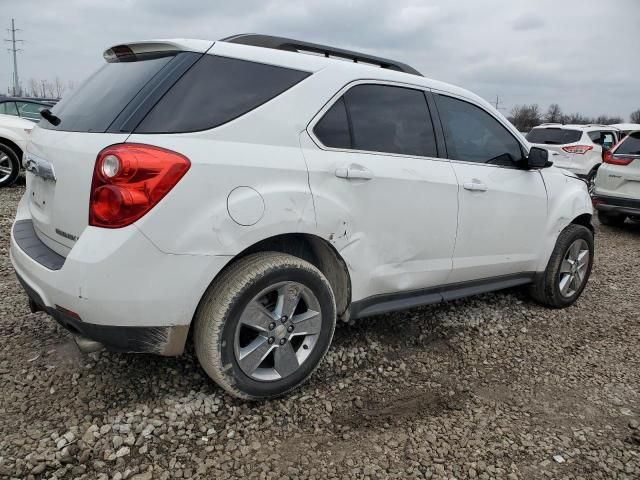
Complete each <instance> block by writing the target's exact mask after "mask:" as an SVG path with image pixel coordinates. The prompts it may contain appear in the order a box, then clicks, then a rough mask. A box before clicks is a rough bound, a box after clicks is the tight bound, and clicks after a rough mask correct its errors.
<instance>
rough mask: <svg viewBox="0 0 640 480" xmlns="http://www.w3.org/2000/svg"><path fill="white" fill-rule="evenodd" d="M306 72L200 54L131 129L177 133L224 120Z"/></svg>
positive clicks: (266, 98)
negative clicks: (199, 57)
mask: <svg viewBox="0 0 640 480" xmlns="http://www.w3.org/2000/svg"><path fill="white" fill-rule="evenodd" d="M307 76H309V73H308V72H302V71H299V70H293V69H290V68H284V67H277V66H273V65H265V64H262V63H256V62H250V61H246V60H238V59H234V58H227V57H220V56H214V55H204V56H203V58H202V59H200V60H199V61H198V62H197V63H196V64H195V65H194V66H193V67H192V68H191V69H190V70H189V71H188V72H187V73H186V74H185V75H184V76H182V78H181V79H180V80H178V81H177V82H176V84H175V85H174V86H173V87H172V88H171V89H170V90H169V91H168V92H167V94H166V95H165V96H164V97H163V98H162V100H160V101H159V102H158V103H157V104H156V105H155V107H153V109H151V111H150V112H149V114H148V115H147V116H146V118H145V119H144V120H143V121H142V122H141V123H140V125H138V127H137V128H136V129H135V131H136V133H181V132H194V131H200V130H207V129H210V128H214V127H217V126H219V125H222V124H223V123H227V122H229V121H231V120H233V119H235V118H237V117H240V116H241V115H244V114H246V113H247V112H249V111H251V110H253V109H254V108H257V107H258V106H260V105H262V104H263V103H266V102H268V101H269V100H271V99H272V98H274V97H276V96H278V95H280V94H281V93H283V92H284V91H285V90H288V89H289V88H291V87H293V86H294V85H295V84H297V83H298V82H300V81H301V80H303V79H304V78H306V77H307Z"/></svg>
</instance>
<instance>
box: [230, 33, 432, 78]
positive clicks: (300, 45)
mask: <svg viewBox="0 0 640 480" xmlns="http://www.w3.org/2000/svg"><path fill="white" fill-rule="evenodd" d="M220 41H221V42H229V43H239V44H242V45H251V46H254V47H263V48H273V49H275V50H286V51H289V52H301V53H305V52H307V53H315V54H319V55H324V56H325V57H327V58H331V57H333V58H342V59H346V60H351V61H353V62H354V63H364V64H371V65H377V66H379V67H381V68H387V69H389V70H396V71H398V72H404V73H410V74H412V75H419V76H422V74H421V73H420V72H419V71H417V70H416V69H415V68H413V67H410V66H409V65H407V64H404V63H400V62H396V61H395V60H389V59H387V58H381V57H375V56H373V55H367V54H365V53H359V52H354V51H351V50H343V49H342V48H335V47H329V46H327V45H320V44H317V43H309V42H302V41H300V40H293V39H291V38H283V37H274V36H271V35H261V34H257V33H243V34H240V35H232V36H231V37H226V38H223V39H221V40H220Z"/></svg>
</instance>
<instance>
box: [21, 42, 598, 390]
mask: <svg viewBox="0 0 640 480" xmlns="http://www.w3.org/2000/svg"><path fill="white" fill-rule="evenodd" d="M310 53H311V54H310ZM104 58H105V60H106V64H105V65H103V66H102V68H100V69H99V70H98V71H97V72H96V73H95V74H94V75H92V76H91V77H89V79H88V80H87V81H86V83H85V84H84V85H83V86H82V87H81V88H78V89H76V90H75V91H74V93H73V94H72V95H70V96H69V97H67V98H65V99H63V100H62V101H61V102H60V103H59V104H58V105H56V106H55V107H54V108H53V111H52V112H49V113H48V114H47V115H46V116H45V118H44V119H43V120H42V121H41V122H40V123H39V124H38V125H37V126H36V128H35V129H34V131H33V133H32V134H31V138H30V140H29V144H28V147H27V152H26V156H25V158H26V164H27V188H26V191H25V194H24V197H23V198H22V200H21V202H20V204H19V206H18V211H17V214H16V219H15V222H14V225H13V228H12V232H11V250H10V252H11V259H12V263H13V265H14V268H15V271H16V273H17V275H18V278H19V280H20V282H21V283H22V285H23V286H24V289H25V291H26V292H27V294H28V297H29V299H30V300H29V301H30V306H31V308H32V309H33V311H38V310H42V311H45V312H47V313H48V314H50V315H51V316H53V317H54V318H55V319H56V320H57V321H58V322H59V323H60V324H61V325H63V326H64V327H66V328H67V329H69V330H70V331H72V332H73V333H74V334H75V335H77V336H81V337H84V338H85V341H83V342H80V343H84V345H85V346H87V345H88V341H86V339H89V341H94V342H99V343H101V344H103V345H105V346H107V347H109V348H111V349H112V350H119V351H126V352H153V353H158V354H161V355H179V354H180V353H182V351H183V349H184V346H185V342H186V341H187V338H193V341H194V343H195V350H196V354H197V356H198V359H199V361H200V363H201V365H202V366H203V368H204V370H205V371H206V372H207V373H208V374H209V375H210V377H211V378H212V379H213V380H215V381H216V382H217V383H218V384H219V385H221V386H222V387H223V388H224V389H226V390H227V391H228V392H229V393H231V394H232V395H235V396H238V397H242V398H247V399H260V398H270V397H274V396H277V395H282V394H284V393H286V392H288V391H289V390H291V389H293V388H295V387H297V386H298V385H300V384H301V383H302V382H304V381H305V380H306V379H307V378H308V377H309V376H310V375H311V373H312V372H313V371H314V370H315V368H316V367H317V366H318V364H319V363H320V361H321V359H322V358H323V356H324V355H325V353H326V351H327V349H328V348H329V345H330V343H331V339H332V337H333V332H334V327H335V324H336V319H337V318H341V319H345V320H346V319H348V318H361V317H367V316H370V315H376V314H380V313H384V312H390V311H394V310H399V309H406V308H410V307H415V306H418V305H425V304H431V303H438V302H443V301H448V300H453V299H457V298H461V297H464V296H468V295H474V294H478V293H482V292H487V291H493V290H499V289H503V288H507V287H513V286H519V285H527V286H528V287H529V290H530V292H531V295H532V296H533V298H534V299H536V300H537V301H539V302H540V303H542V304H544V305H547V306H549V307H553V308H562V307H567V306H569V305H571V304H573V303H574V302H575V301H576V300H577V299H578V297H579V296H580V294H581V293H582V291H583V289H584V288H585V285H586V283H587V280H588V277H589V273H590V271H591V265H592V262H593V227H592V225H591V216H592V212H593V209H592V205H591V199H590V198H589V195H588V192H587V188H586V185H585V184H584V182H582V181H580V180H578V179H577V178H575V177H574V176H572V175H571V176H569V175H567V173H566V172H563V171H562V170H560V169H557V168H554V167H550V162H549V161H548V155H549V153H548V151H547V150H544V149H541V148H535V147H533V148H531V147H530V146H529V145H528V144H527V142H526V141H525V140H524V138H523V137H522V136H521V135H520V134H519V133H518V132H517V131H516V130H515V128H514V127H513V125H511V124H510V123H509V121H508V120H507V119H505V118H504V117H503V116H502V115H501V114H500V113H498V112H497V111H496V110H495V109H494V108H493V107H492V106H491V105H489V104H488V103H487V102H486V101H484V100H482V99H481V98H479V97H478V96H477V95H474V94H473V93H471V92H469V91H467V90H464V89H461V88H458V87H454V86H452V85H448V84H445V83H441V82H438V81H434V80H430V79H427V78H425V77H423V76H422V75H421V74H420V73H419V72H418V71H416V70H415V69H413V68H412V67H410V66H408V65H404V64H402V63H399V62H395V61H393V60H387V59H383V58H378V57H374V56H370V55H365V54H361V53H357V52H352V51H346V50H341V49H336V48H331V47H327V46H324V45H316V44H311V43H306V42H299V41H296V40H290V39H283V38H277V37H270V36H263V35H238V36H235V37H231V38H227V39H225V40H222V41H216V42H211V41H201V40H158V41H145V42H140V43H130V44H126V45H117V46H115V47H112V48H110V49H109V50H107V51H106V52H105V54H104ZM345 60H348V61H345ZM190 331H191V332H192V336H191V337H190V336H189V332H190ZM89 343H90V342H89Z"/></svg>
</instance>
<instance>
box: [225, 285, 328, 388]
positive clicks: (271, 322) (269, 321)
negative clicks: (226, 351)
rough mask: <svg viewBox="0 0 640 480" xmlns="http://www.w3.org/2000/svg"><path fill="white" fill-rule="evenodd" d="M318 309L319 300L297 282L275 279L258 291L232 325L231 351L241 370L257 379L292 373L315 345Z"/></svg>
mask: <svg viewBox="0 0 640 480" xmlns="http://www.w3.org/2000/svg"><path fill="white" fill-rule="evenodd" d="M320 312H321V311H320V302H319V301H318V299H317V298H316V296H315V295H314V294H313V292H312V291H311V290H310V289H309V288H307V287H306V286H304V285H302V284H301V283H297V282H279V283H276V284H274V285H272V286H270V287H268V288H265V289H264V290H262V291H261V292H260V293H259V294H258V295H256V296H255V297H254V298H253V299H252V300H251V301H250V302H249V303H248V304H247V306H246V307H245V308H244V310H243V312H242V314H241V316H240V320H239V321H238V325H237V327H236V332H235V340H234V354H235V358H236V361H237V362H238V365H239V366H240V368H241V370H242V371H243V372H244V373H245V374H246V375H247V376H249V377H251V378H252V379H254V380H261V381H274V380H280V379H282V378H285V377H288V376H289V375H291V374H293V373H294V372H296V371H297V370H298V369H299V368H300V367H301V365H302V364H303V363H304V362H305V360H307V358H308V357H309V355H310V354H311V352H312V351H313V349H314V348H315V347H316V344H317V340H318V336H319V334H320V331H321V329H322V315H321V313H320Z"/></svg>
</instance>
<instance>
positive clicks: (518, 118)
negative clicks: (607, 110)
mask: <svg viewBox="0 0 640 480" xmlns="http://www.w3.org/2000/svg"><path fill="white" fill-rule="evenodd" d="M508 119H509V121H510V122H511V123H513V124H514V125H515V127H516V128H517V129H518V130H519V131H521V132H528V131H529V130H531V129H532V128H533V127H536V126H538V125H540V124H541V123H565V124H566V123H571V124H578V125H586V124H590V123H594V124H598V125H611V124H614V123H624V120H623V118H622V117H609V116H607V115H599V116H597V117H588V116H585V115H582V114H580V113H570V114H565V113H563V112H562V109H561V108H560V105H558V104H557V103H552V104H551V105H549V108H548V109H547V111H546V113H542V112H541V111H540V107H538V105H537V104H535V103H532V104H531V105H515V106H514V107H513V108H512V109H511V113H510V115H509V116H508ZM629 120H630V122H631V123H640V108H639V109H638V110H636V111H634V112H631V115H630V118H629Z"/></svg>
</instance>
